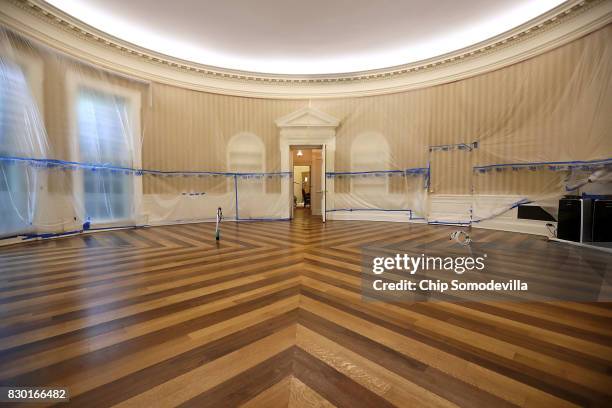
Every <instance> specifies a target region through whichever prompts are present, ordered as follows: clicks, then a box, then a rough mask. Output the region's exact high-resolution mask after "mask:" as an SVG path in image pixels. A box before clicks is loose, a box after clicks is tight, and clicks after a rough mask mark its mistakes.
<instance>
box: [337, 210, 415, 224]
mask: <svg viewBox="0 0 612 408" xmlns="http://www.w3.org/2000/svg"><path fill="white" fill-rule="evenodd" d="M327 219H329V220H344V221H388V222H419V220H411V219H410V214H409V213H408V212H395V211H333V212H328V213H327ZM420 222H423V221H420Z"/></svg>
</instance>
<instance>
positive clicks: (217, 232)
mask: <svg viewBox="0 0 612 408" xmlns="http://www.w3.org/2000/svg"><path fill="white" fill-rule="evenodd" d="M222 219H223V211H222V210H221V207H219V208H217V225H216V226H215V239H216V240H217V241H219V240H220V239H221V220H222Z"/></svg>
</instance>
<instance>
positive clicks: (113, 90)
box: [66, 70, 143, 227]
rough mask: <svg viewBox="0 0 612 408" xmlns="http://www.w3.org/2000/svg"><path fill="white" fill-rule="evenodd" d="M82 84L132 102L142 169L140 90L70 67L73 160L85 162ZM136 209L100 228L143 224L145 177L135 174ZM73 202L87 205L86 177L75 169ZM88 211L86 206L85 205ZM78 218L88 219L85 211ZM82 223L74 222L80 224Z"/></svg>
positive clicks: (135, 153) (136, 157) (135, 152)
mask: <svg viewBox="0 0 612 408" xmlns="http://www.w3.org/2000/svg"><path fill="white" fill-rule="evenodd" d="M81 87H87V88H89V89H95V90H97V91H100V92H103V93H106V94H112V95H116V96H120V97H123V98H125V100H126V101H127V102H128V118H129V120H130V129H129V130H130V132H131V140H130V141H129V142H130V143H131V145H132V146H131V147H132V160H133V162H132V167H133V168H135V169H140V168H142V151H141V148H142V143H141V140H140V138H141V131H140V129H141V120H142V118H141V94H140V93H139V92H137V91H134V90H130V89H127V88H125V87H121V86H116V85H111V84H109V83H107V82H105V81H102V80H99V79H95V78H91V77H87V76H84V75H82V74H80V73H78V72H76V71H72V70H69V71H67V73H66V106H68V123H69V129H70V130H69V132H70V133H69V141H68V143H69V145H70V159H71V160H72V161H76V162H81V161H82V160H81V154H80V148H79V133H78V118H77V102H78V93H79V89H80V88H81ZM132 179H133V188H134V195H133V197H132V198H133V208H134V212H133V214H132V215H131V217H130V219H127V220H116V221H113V222H112V223H110V224H108V225H107V224H106V223H104V224H100V223H96V226H97V227H104V226H110V225H112V224H123V223H126V222H128V223H139V222H140V221H141V220H140V219H139V216H140V214H142V195H143V187H142V177H137V176H133V177H132ZM73 183H74V184H73V190H72V194H73V202H74V203H79V205H81V206H82V205H83V203H84V193H83V178H82V172H80V171H75V172H73ZM80 209H81V208H79V206H78V205H75V211H76V212H78V211H79V210H80ZM82 209H83V210H84V206H83V208H82ZM75 216H76V217H77V221H78V222H81V223H83V222H84V221H86V220H85V219H83V218H84V214H78V213H77V214H75ZM78 222H77V223H76V224H75V225H74V226H77V225H79V224H78Z"/></svg>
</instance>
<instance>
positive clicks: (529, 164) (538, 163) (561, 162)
mask: <svg viewBox="0 0 612 408" xmlns="http://www.w3.org/2000/svg"><path fill="white" fill-rule="evenodd" d="M608 163H612V158H607V159H598V160H587V161H581V160H575V161H555V162H530V163H500V164H489V165H486V166H474V170H483V169H493V168H501V167H529V166H554V165H569V166H571V165H577V166H580V165H589V164H608Z"/></svg>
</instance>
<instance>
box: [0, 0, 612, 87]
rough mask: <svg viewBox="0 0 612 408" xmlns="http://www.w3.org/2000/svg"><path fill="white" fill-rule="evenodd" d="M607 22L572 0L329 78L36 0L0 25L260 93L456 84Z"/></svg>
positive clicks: (194, 83)
mask: <svg viewBox="0 0 612 408" xmlns="http://www.w3.org/2000/svg"><path fill="white" fill-rule="evenodd" d="M610 22H612V1H609V0H570V1H567V2H565V3H563V4H562V5H560V6H559V7H557V8H555V9H553V10H551V11H550V12H548V13H546V14H544V15H542V16H540V17H539V18H537V19H534V20H531V21H529V22H528V23H526V24H523V25H522V26H520V27H517V28H516V29H514V30H511V31H508V32H506V33H504V34H502V35H499V36H497V37H494V38H491V39H489V40H486V41H484V42H481V43H479V44H476V45H474V46H471V47H468V48H464V49H462V50H458V51H455V52H452V53H448V54H445V55H441V56H438V57H435V58H431V59H428V60H424V61H420V62H417V63H412V64H407V65H402V66H398V67H391V68H386V69H379V70H372V71H364V72H355V73H347V74H334V75H269V74H260V73H250V72H243V71H235V70H230V69H223V68H216V67H210V66H206V65H202V64H197V63H193V62H189V61H185V60H181V59H177V58H173V57H169V56H167V55H162V54H159V53H156V52H154V51H151V50H146V49H143V48H140V47H138V46H136V45H134V44H131V43H128V42H125V41H123V40H121V39H118V38H115V37H113V36H110V35H108V34H106V33H104V32H101V31H99V30H97V29H95V28H93V27H91V26H88V25H86V24H85V23H83V22H81V21H79V20H77V19H75V18H73V17H71V16H70V15H68V14H66V13H64V12H62V11H60V10H58V9H57V8H55V7H53V6H51V5H49V4H47V3H46V2H44V1H41V0H3V1H2V7H1V8H0V24H2V25H4V26H6V27H8V28H9V29H11V30H13V31H15V32H17V33H18V34H21V35H23V36H25V37H27V38H30V39H33V40H35V41H38V42H41V43H43V44H44V45H46V46H49V47H51V48H54V49H56V50H58V51H60V52H63V53H66V54H68V55H70V56H73V57H76V58H78V59H80V60H83V61H86V62H89V63H93V64H95V65H98V66H100V67H102V68H104V69H108V70H112V71H116V72H119V73H122V74H124V75H129V76H133V77H136V78H139V79H144V80H148V81H154V82H160V83H164V84H169V85H175V86H179V87H183V88H189V89H194V90H198V91H205V92H213V93H220V94H226V95H237V96H249V97H258V98H276V99H279V98H281V99H299V98H337V97H347V96H368V95H379V94H386V93H394V92H401V91H407V90H412V89H418V88H423V87H428V86H434V85H440V84H444V83H447V82H453V81H457V80H460V79H464V78H468V77H471V76H475V75H479V74H482V73H485V72H489V71H492V70H496V69H499V68H503V67H505V66H508V65H511V64H514V63H517V62H520V61H523V60H526V59H528V58H531V57H534V56H536V55H539V54H542V53H544V52H547V51H550V50H552V49H554V48H556V47H559V46H561V45H563V44H566V43H568V42H570V41H573V40H575V39H578V38H580V37H582V36H584V35H586V34H589V33H590V32H593V31H595V30H597V29H599V28H602V27H604V26H605V25H607V24H609V23H610Z"/></svg>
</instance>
